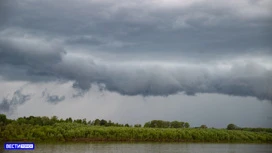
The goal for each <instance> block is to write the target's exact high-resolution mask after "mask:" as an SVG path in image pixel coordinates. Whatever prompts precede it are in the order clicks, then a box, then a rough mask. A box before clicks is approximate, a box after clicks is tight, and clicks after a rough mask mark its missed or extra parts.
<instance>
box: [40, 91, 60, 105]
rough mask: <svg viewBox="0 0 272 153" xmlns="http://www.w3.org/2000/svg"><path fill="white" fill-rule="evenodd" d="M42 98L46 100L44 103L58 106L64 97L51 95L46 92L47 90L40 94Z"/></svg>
mask: <svg viewBox="0 0 272 153" xmlns="http://www.w3.org/2000/svg"><path fill="white" fill-rule="evenodd" d="M42 97H45V98H46V101H47V102H49V103H51V104H58V103H59V102H61V101H64V100H65V96H59V95H54V94H53V95H52V94H49V93H48V92H47V90H44V91H43V92H42Z"/></svg>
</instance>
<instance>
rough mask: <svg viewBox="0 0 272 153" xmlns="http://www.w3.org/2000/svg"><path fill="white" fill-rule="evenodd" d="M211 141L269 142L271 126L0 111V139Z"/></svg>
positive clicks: (271, 137) (3, 140) (4, 140)
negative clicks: (131, 120) (8, 115)
mask: <svg viewBox="0 0 272 153" xmlns="http://www.w3.org/2000/svg"><path fill="white" fill-rule="evenodd" d="M7 141H33V142H211V143H272V129H271V128H239V127H237V126H236V125H234V124H229V125H228V126H227V127H226V129H215V128H208V127H207V126H206V125H201V126H200V127H190V125H189V123H187V122H179V121H172V122H169V121H162V120H152V121H150V122H147V123H145V124H144V126H143V127H142V125H141V124H135V125H134V126H132V125H128V124H125V125H123V124H118V123H113V122H111V121H106V120H103V119H102V120H99V119H96V120H94V121H88V122H87V121H86V119H76V120H73V119H72V118H67V119H65V120H63V119H58V118H57V117H56V116H53V117H51V118H48V117H34V116H29V117H20V118H18V119H16V120H11V119H7V118H6V115H4V114H0V142H7Z"/></svg>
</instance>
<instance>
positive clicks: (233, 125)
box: [227, 123, 238, 130]
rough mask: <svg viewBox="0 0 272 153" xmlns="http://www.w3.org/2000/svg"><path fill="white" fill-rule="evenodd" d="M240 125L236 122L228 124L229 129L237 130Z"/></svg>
mask: <svg viewBox="0 0 272 153" xmlns="http://www.w3.org/2000/svg"><path fill="white" fill-rule="evenodd" d="M237 128H238V127H237V126H236V125H235V124H233V123H231V124H229V125H228V126H227V129H228V130H235V129H237Z"/></svg>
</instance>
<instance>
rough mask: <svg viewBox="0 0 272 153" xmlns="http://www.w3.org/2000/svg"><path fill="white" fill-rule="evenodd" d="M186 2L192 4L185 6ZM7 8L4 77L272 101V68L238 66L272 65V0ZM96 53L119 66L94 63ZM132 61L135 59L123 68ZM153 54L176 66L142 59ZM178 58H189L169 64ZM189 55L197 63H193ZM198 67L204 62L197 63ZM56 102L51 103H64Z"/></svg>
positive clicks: (126, 91)
mask: <svg viewBox="0 0 272 153" xmlns="http://www.w3.org/2000/svg"><path fill="white" fill-rule="evenodd" d="M139 2H141V3H139ZM162 2H163V3H164V4H161V3H162ZM172 2H173V3H177V5H175V4H171V3H172ZM183 3H190V4H188V5H184V6H179V5H181V4H183ZM0 4H1V5H0V17H1V19H0V20H3V21H5V22H1V23H0V76H1V77H3V78H4V79H6V80H27V81H30V82H36V81H52V80H56V79H58V80H64V81H70V80H71V81H74V84H73V88H76V89H80V90H79V93H78V94H76V95H73V97H77V96H80V95H83V94H84V92H85V91H88V90H89V89H90V88H91V87H92V85H94V84H95V85H98V86H99V87H100V89H101V90H109V91H113V92H118V93H120V94H123V95H143V96H149V95H154V96H167V95H170V94H176V93H179V92H184V93H186V94H188V95H195V94H197V93H221V94H227V95H236V96H253V97H256V98H258V99H266V100H272V89H271V88H272V86H271V84H272V71H271V63H269V62H267V63H265V64H266V65H265V64H263V63H259V62H256V61H254V60H250V59H249V60H246V59H244V60H243V61H242V62H241V61H240V62H238V63H235V62H232V61H231V59H232V58H236V57H241V59H243V57H246V55H251V57H254V55H256V56H257V55H258V57H260V58H262V59H264V58H270V59H271V56H272V43H271V40H272V32H271V31H272V29H271V27H272V16H271V13H272V12H271V10H272V9H271V6H272V5H270V4H271V1H267V0H262V1H258V2H252V1H250V0H241V1H239V2H238V1H237V2H234V1H220V2H219V1H217V0H210V1H209V3H206V2H205V1H192V2H191V1H190V2H189V1H182V2H175V1H171V2H169V3H168V2H165V1H163V0H158V1H125V0H122V1H112V0H100V1H96V0H94V1H87V0H81V1H72V0H54V1H53V0H40V1H20V0H14V1H7V0H6V1H1V3H0ZM168 4H171V6H169V7H168V6H167V5H168ZM165 5H166V6H165ZM3 6H4V7H3ZM1 8H4V9H1ZM71 48H72V49H71ZM78 50H85V51H86V52H85V53H84V54H81V53H79V52H77V51H78ZM94 50H97V52H99V53H101V54H102V55H103V53H105V54H110V55H111V56H115V57H116V58H115V59H116V60H115V61H110V60H109V61H107V60H105V61H103V60H99V59H98V58H97V57H96V56H93V57H89V56H90V55H92V53H93V52H94ZM134 55H135V57H136V59H135V61H136V62H134V63H122V61H128V60H129V59H130V58H131V56H134ZM146 55H150V56H149V57H148V58H147V61H152V60H154V61H156V60H157V56H158V57H159V58H158V59H164V58H166V57H167V58H168V60H166V61H163V60H161V61H163V62H157V63H153V64H152V62H141V59H143V58H144V57H145V56H146ZM126 57H129V58H128V59H126ZM155 57H156V58H155ZM219 57H220V58H219ZM102 58H103V57H102ZM174 58H175V59H178V60H180V59H181V58H182V59H183V60H184V61H183V60H180V61H179V62H177V63H176V64H173V65H170V66H169V65H167V63H169V62H172V59H174ZM189 59H193V61H194V62H195V63H191V64H188V63H187V62H188V61H189ZM216 59H220V60H221V59H223V60H224V61H228V60H230V62H229V67H227V68H220V67H219V66H217V65H216V64H218V63H217V62H214V63H213V62H211V63H209V62H207V61H216ZM200 61H205V62H206V65H205V64H204V65H201V64H196V63H199V62H200ZM200 63H201V62H200ZM267 65H268V67H269V66H270V68H268V67H267ZM51 96H53V97H50V96H49V97H48V98H47V100H48V101H53V102H54V101H55V102H59V101H62V100H64V99H65V97H62V96H57V95H55V94H54V95H51ZM5 103H6V102H5ZM3 106H4V102H3Z"/></svg>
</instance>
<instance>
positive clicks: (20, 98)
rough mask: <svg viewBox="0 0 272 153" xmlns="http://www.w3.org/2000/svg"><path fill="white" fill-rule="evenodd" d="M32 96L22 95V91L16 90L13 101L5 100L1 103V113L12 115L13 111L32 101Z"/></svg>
mask: <svg viewBox="0 0 272 153" xmlns="http://www.w3.org/2000/svg"><path fill="white" fill-rule="evenodd" d="M30 98H31V96H30V95H27V94H26V95H25V94H22V89H19V90H16V91H15V92H14V93H13V96H12V98H11V99H8V98H3V99H2V100H1V101H0V113H12V112H13V110H14V109H15V108H16V107H17V106H19V105H23V104H24V103H25V102H27V101H28V100H30Z"/></svg>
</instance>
